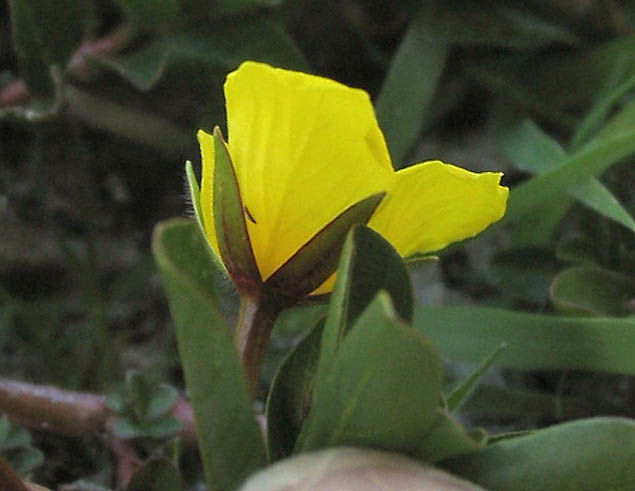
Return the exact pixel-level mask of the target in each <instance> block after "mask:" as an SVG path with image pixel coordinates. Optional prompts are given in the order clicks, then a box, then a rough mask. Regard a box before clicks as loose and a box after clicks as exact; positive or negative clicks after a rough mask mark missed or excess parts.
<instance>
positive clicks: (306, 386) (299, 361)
mask: <svg viewBox="0 0 635 491" xmlns="http://www.w3.org/2000/svg"><path fill="white" fill-rule="evenodd" d="M323 326H324V324H323V322H321V321H318V325H316V326H312V328H311V329H310V331H309V333H308V334H307V335H306V336H305V337H304V339H302V340H301V341H300V342H299V343H298V344H297V345H296V347H295V348H294V349H293V350H292V351H291V352H290V353H289V354H288V355H287V357H286V358H285V359H284V361H283V362H282V364H281V365H280V368H279V369H278V371H277V373H276V375H275V376H274V378H273V380H272V382H271V387H270V389H269V396H268V398H267V409H266V417H267V445H268V448H269V459H270V460H271V461H276V460H279V459H281V458H284V457H288V456H289V455H291V453H292V452H293V447H294V446H295V441H296V439H297V437H298V435H299V434H300V430H301V428H302V424H303V423H304V420H305V419H306V416H307V414H308V411H309V407H310V402H311V391H312V389H313V380H314V377H315V371H316V368H317V361H318V357H319V354H320V339H321V338H322V328H323Z"/></svg>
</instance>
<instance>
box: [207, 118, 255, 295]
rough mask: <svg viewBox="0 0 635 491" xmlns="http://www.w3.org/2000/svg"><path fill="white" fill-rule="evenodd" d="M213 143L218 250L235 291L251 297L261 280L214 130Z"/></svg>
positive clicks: (230, 173)
mask: <svg viewBox="0 0 635 491" xmlns="http://www.w3.org/2000/svg"><path fill="white" fill-rule="evenodd" d="M214 140H215V141H214V143H215V147H216V152H215V155H216V160H215V163H214V224H215V229H216V239H217V240H218V249H219V250H220V255H221V257H222V259H223V264H224V265H225V267H226V268H227V273H228V274H229V276H230V278H231V279H232V281H233V282H234V285H235V286H236V289H237V290H238V291H239V292H245V293H251V292H253V291H254V290H256V289H257V288H258V287H259V286H260V284H261V281H262V280H261V278H260V271H259V270H258V266H257V265H256V260H255V259H254V254H253V251H252V249H251V242H250V240H249V233H248V232H247V223H246V222H245V208H244V206H243V202H242V199H241V197H240V189H239V187H238V180H237V179H236V172H235V171H234V166H233V164H232V161H231V157H230V156H229V152H228V150H227V145H226V144H225V141H224V140H223V137H222V135H221V133H220V129H219V128H218V126H217V127H216V128H214Z"/></svg>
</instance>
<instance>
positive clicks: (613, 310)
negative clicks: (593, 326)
mask: <svg viewBox="0 0 635 491" xmlns="http://www.w3.org/2000/svg"><path fill="white" fill-rule="evenodd" d="M550 295H551V301H552V302H553V303H554V305H555V306H556V307H558V308H560V309H562V310H563V311H564V312H569V313H577V314H591V315H599V316H601V315H606V316H625V315H628V314H632V313H633V312H632V311H631V310H630V309H629V304H630V303H631V302H633V300H634V299H635V278H633V276H632V275H627V274H622V273H617V272H614V271H609V270H607V269H603V268H599V267H591V266H579V267H574V268H569V269H565V270H564V271H562V272H561V273H560V274H558V276H556V277H555V278H554V280H553V283H552V284H551V289H550Z"/></svg>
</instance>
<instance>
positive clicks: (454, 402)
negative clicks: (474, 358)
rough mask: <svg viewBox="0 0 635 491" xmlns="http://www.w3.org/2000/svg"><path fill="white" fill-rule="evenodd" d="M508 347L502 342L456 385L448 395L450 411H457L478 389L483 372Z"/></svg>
mask: <svg viewBox="0 0 635 491" xmlns="http://www.w3.org/2000/svg"><path fill="white" fill-rule="evenodd" d="M506 347H507V345H506V344H505V343H501V344H500V345H499V346H498V347H497V348H496V349H494V350H493V351H492V352H491V353H490V354H489V355H488V356H487V357H486V358H485V359H484V360H483V361H482V362H481V363H479V365H478V366H477V367H476V368H475V369H474V371H473V372H472V373H471V374H470V375H469V376H468V377H467V378H466V379H465V380H462V381H461V382H460V383H459V384H458V385H457V386H456V387H454V388H453V389H452V390H451V391H450V393H449V394H448V396H447V405H448V410H449V411H451V412H452V411H456V410H457V409H460V408H461V406H463V404H464V403H465V402H466V401H467V400H468V399H469V398H470V396H471V395H472V393H473V392H474V390H475V389H476V387H477V385H478V383H479V381H480V380H481V377H482V376H483V373H485V370H487V369H488V368H489V367H490V366H492V364H493V363H494V361H495V360H496V358H497V357H498V355H499V354H500V353H501V352H502V351H503V350H504V349H505V348H506Z"/></svg>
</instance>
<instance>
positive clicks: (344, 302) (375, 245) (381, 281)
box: [320, 226, 414, 371]
mask: <svg viewBox="0 0 635 491" xmlns="http://www.w3.org/2000/svg"><path fill="white" fill-rule="evenodd" d="M380 290H385V291H386V292H387V293H388V294H389V295H390V297H391V299H392V302H393V306H394V308H395V310H396V312H397V314H398V315H399V316H400V317H401V318H402V319H403V320H405V321H408V322H410V321H411V320H412V312H413V302H414V299H413V293H412V282H411V280H410V274H409V273H408V270H407V269H406V265H405V263H404V261H403V260H402V259H401V256H399V253H398V252H397V251H395V249H394V248H393V247H392V245H390V243H388V242H387V241H386V240H385V239H384V238H383V237H382V236H381V235H379V234H378V233H377V232H374V231H373V230H371V229H369V228H367V227H364V226H359V227H355V228H353V229H352V230H351V232H349V235H348V237H347V238H346V242H345V243H344V247H343V248H342V255H341V257H340V261H339V264H338V267H337V279H336V281H335V285H334V287H333V292H332V293H331V300H330V304H329V310H328V316H327V320H326V327H325V329H324V337H323V340H322V354H321V355H320V358H321V361H320V371H322V369H323V368H325V367H328V366H329V365H330V363H331V360H332V359H333V357H334V356H335V353H336V352H337V348H338V347H339V345H340V343H341V342H342V340H343V339H344V336H345V335H346V333H347V331H348V330H349V329H350V327H351V326H352V325H353V324H354V322H355V320H356V319H357V318H358V317H359V315H360V314H361V313H362V312H363V310H364V309H365V308H366V307H367V306H368V304H369V303H370V302H371V300H372V299H373V298H374V297H375V295H377V292H379V291H380Z"/></svg>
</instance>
